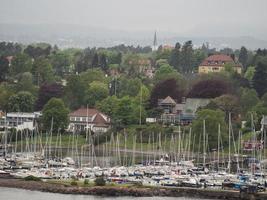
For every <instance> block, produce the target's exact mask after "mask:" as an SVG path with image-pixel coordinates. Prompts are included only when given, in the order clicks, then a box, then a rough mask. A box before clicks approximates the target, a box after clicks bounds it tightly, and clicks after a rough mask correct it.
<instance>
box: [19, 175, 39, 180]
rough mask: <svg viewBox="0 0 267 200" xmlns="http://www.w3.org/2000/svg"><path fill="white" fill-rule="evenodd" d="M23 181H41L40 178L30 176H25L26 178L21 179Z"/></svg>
mask: <svg viewBox="0 0 267 200" xmlns="http://www.w3.org/2000/svg"><path fill="white" fill-rule="evenodd" d="M23 179H24V180H25V181H41V180H42V179H41V178H39V177H36V176H32V175H30V176H27V177H25V178H23Z"/></svg>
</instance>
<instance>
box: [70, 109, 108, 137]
mask: <svg viewBox="0 0 267 200" xmlns="http://www.w3.org/2000/svg"><path fill="white" fill-rule="evenodd" d="M69 120H70V123H69V127H68V130H69V131H71V132H81V131H86V130H90V131H93V132H94V133H105V132H107V131H108V130H109V128H110V118H109V116H107V115H105V114H103V113H101V112H100V111H98V110H97V109H94V108H83V107H82V108H79V109H78V110H75V111H73V112H71V113H70V114H69Z"/></svg>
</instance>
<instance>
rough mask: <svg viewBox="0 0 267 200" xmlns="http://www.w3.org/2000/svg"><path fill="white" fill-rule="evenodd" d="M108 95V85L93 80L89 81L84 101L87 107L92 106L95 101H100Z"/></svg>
mask: <svg viewBox="0 0 267 200" xmlns="http://www.w3.org/2000/svg"><path fill="white" fill-rule="evenodd" d="M107 96H108V86H107V85H106V84H105V83H101V82H98V81H94V82H92V83H90V85H89V88H88V89H87V91H86V92H85V101H84V103H85V104H86V105H88V106H89V107H94V106H95V104H96V102H97V101H101V100H103V99H105V98H106V97H107Z"/></svg>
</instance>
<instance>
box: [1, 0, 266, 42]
mask: <svg viewBox="0 0 267 200" xmlns="http://www.w3.org/2000/svg"><path fill="white" fill-rule="evenodd" d="M266 9H267V0H0V23H1V24H2V23H12V24H17V23H19V24H75V25H82V26H94V27H102V28H108V29H114V30H126V31H151V30H157V31H159V32H160V31H162V32H163V31H164V32H172V33H176V34H178V35H180V36H191V35H192V36H198V35H199V36H253V37H258V38H261V39H267V26H266V20H267V12H266Z"/></svg>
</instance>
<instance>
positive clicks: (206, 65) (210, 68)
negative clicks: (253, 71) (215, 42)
mask: <svg viewBox="0 0 267 200" xmlns="http://www.w3.org/2000/svg"><path fill="white" fill-rule="evenodd" d="M226 64H228V65H229V66H233V69H234V70H235V71H236V72H237V73H238V74H241V70H242V66H241V65H240V64H239V63H238V62H236V61H234V60H233V59H232V58H231V56H228V55H223V54H218V55H212V56H209V57H208V58H206V59H205V60H204V61H203V62H202V63H201V64H200V65H199V67H198V73H206V74H207V73H210V72H221V71H224V70H225V66H226Z"/></svg>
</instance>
